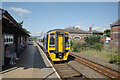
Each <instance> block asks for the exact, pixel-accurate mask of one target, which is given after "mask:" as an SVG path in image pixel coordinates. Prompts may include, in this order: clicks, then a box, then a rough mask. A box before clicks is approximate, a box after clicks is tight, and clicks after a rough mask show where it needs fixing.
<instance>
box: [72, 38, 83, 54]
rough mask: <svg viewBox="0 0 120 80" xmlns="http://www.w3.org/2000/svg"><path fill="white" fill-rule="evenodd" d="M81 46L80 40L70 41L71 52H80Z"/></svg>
mask: <svg viewBox="0 0 120 80" xmlns="http://www.w3.org/2000/svg"><path fill="white" fill-rule="evenodd" d="M81 47H82V46H81V43H80V42H76V41H75V40H72V41H71V49H72V51H73V52H80V49H81Z"/></svg>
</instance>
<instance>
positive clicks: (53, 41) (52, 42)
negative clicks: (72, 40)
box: [50, 36, 55, 45]
mask: <svg viewBox="0 0 120 80" xmlns="http://www.w3.org/2000/svg"><path fill="white" fill-rule="evenodd" d="M54 44H55V38H54V37H53V36H51V37H50V45H54Z"/></svg>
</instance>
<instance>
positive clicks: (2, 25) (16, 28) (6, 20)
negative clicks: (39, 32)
mask: <svg viewBox="0 0 120 80" xmlns="http://www.w3.org/2000/svg"><path fill="white" fill-rule="evenodd" d="M0 16H1V17H0V52H1V55H2V56H1V58H0V59H1V64H2V65H4V64H5V49H4V48H5V45H6V44H8V45H9V46H10V47H9V49H13V50H15V51H16V53H17V54H19V53H20V52H21V48H22V47H21V42H22V40H23V43H24V45H26V44H27V42H28V37H29V34H28V33H27V32H26V31H24V29H23V28H22V26H21V25H19V24H18V23H17V21H16V20H15V19H14V18H13V17H12V16H11V15H10V14H9V13H8V12H7V11H6V10H3V9H0Z"/></svg>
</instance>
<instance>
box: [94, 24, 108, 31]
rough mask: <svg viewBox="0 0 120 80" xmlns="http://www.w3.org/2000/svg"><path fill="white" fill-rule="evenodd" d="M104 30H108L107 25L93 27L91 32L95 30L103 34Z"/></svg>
mask: <svg viewBox="0 0 120 80" xmlns="http://www.w3.org/2000/svg"><path fill="white" fill-rule="evenodd" d="M106 29H110V25H109V24H107V25H104V26H95V27H93V29H92V30H97V31H101V32H104V30H106Z"/></svg>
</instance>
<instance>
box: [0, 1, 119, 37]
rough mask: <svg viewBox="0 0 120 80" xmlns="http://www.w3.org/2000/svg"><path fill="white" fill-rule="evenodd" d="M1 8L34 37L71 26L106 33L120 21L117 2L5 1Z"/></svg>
mask: <svg viewBox="0 0 120 80" xmlns="http://www.w3.org/2000/svg"><path fill="white" fill-rule="evenodd" d="M2 8H3V9H5V10H7V11H8V12H9V13H10V14H11V15H12V16H13V17H14V19H15V20H16V21H18V22H20V21H22V20H23V21H24V23H23V27H24V28H26V29H27V30H29V31H30V32H31V35H34V36H39V35H40V33H41V32H44V33H45V32H47V31H48V30H51V29H64V28H66V27H69V26H76V27H79V29H82V30H86V31H87V30H88V29H89V27H90V26H92V29H94V30H98V31H104V30H105V29H109V28H110V24H112V23H113V22H114V21H115V20H117V19H118V2H2ZM93 24H94V25H93Z"/></svg>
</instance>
